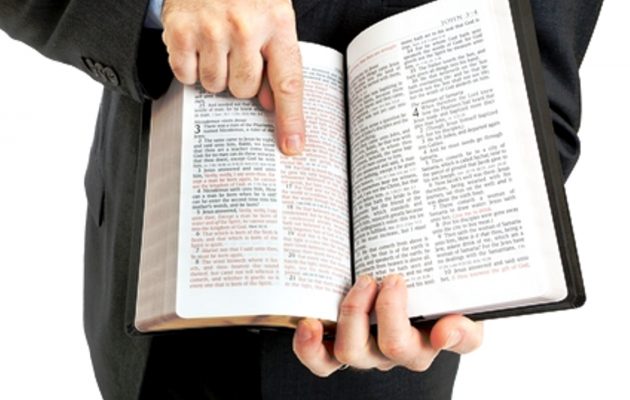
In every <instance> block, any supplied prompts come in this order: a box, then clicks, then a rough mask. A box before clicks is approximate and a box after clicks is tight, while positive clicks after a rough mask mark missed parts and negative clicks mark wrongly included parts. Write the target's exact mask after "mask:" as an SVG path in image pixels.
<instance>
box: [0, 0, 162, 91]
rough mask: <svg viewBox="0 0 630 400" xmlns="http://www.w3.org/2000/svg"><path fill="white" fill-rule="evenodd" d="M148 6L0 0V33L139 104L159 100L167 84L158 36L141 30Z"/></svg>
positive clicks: (131, 0) (110, 0)
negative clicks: (151, 99) (2, 31)
mask: <svg viewBox="0 0 630 400" xmlns="http://www.w3.org/2000/svg"><path fill="white" fill-rule="evenodd" d="M147 5H148V0H127V1H114V0H100V1H92V0H66V1H50V0H33V1H24V0H0V29H2V30H4V31H5V32H7V34H9V36H11V37H12V38H14V39H16V40H19V41H22V42H24V43H26V44H27V45H29V46H31V47H33V48H34V49H36V50H37V51H39V52H40V53H42V54H43V55H44V56H46V57H48V58H51V59H53V60H57V61H60V62H62V63H65V64H69V65H72V66H74V67H76V68H78V69H80V70H82V71H84V72H85V73H87V74H88V75H90V76H91V77H92V78H94V79H95V80H97V81H98V82H100V83H102V84H103V85H105V87H106V88H108V89H111V90H114V91H118V92H120V93H122V94H124V95H126V96H129V97H131V98H133V99H134V100H136V101H142V100H143V99H145V98H155V97H158V96H159V95H161V94H162V93H163V92H164V91H165V90H166V88H167V86H168V83H169V82H170V78H171V74H170V69H169V68H168V62H167V57H166V50H165V48H164V45H163V44H162V43H161V39H160V32H159V31H155V30H151V29H144V28H143V22H144V18H145V13H146V8H147ZM4 62H7V61H6V60H5V61H4ZM9 62H10V61H9Z"/></svg>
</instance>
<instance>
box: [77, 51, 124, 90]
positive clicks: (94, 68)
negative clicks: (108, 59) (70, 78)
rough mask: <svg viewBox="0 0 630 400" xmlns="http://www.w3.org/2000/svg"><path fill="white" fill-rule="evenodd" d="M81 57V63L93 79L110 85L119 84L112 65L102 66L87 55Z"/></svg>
mask: <svg viewBox="0 0 630 400" xmlns="http://www.w3.org/2000/svg"><path fill="white" fill-rule="evenodd" d="M82 59H83V64H85V66H86V67H87V69H88V70H89V71H90V73H91V74H92V76H93V77H94V79H96V80H98V81H100V82H103V83H109V84H110V85H112V86H118V85H120V79H119V78H118V75H117V74H116V71H114V69H113V68H112V67H107V66H103V64H101V63H99V62H95V61H94V60H92V59H91V58H88V57H82Z"/></svg>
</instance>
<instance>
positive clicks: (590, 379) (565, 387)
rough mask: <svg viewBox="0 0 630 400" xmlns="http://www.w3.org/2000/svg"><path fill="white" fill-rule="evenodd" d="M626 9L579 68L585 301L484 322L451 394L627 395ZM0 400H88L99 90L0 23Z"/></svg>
mask: <svg viewBox="0 0 630 400" xmlns="http://www.w3.org/2000/svg"><path fill="white" fill-rule="evenodd" d="M629 12H630V5H628V3H626V2H623V1H615V2H613V1H608V2H607V3H606V4H605V6H604V9H603V11H602V15H601V18H600V21H599V23H598V27H597V29H596V32H595V36H594V38H593V41H592V43H591V47H590V48H589V51H588V52H587V55H586V60H585V63H584V65H583V68H582V71H581V74H582V84H583V120H582V127H581V130H580V136H581V138H582V144H583V151H582V157H581V159H580V162H579V163H578V165H577V167H576V169H575V171H574V172H573V175H572V176H571V179H570V180H569V183H568V184H567V196H568V199H569V204H570V208H571V213H572V217H573V224H574V230H575V235H576V239H577V243H578V250H579V253H580V258H581V263H582V271H583V275H584V280H585V284H586V289H587V295H588V300H587V303H586V305H585V306H584V307H583V308H581V309H579V310H575V311H567V312H560V313H552V314H546V315H537V316H528V317H519V318H512V319H504V320H497V321H488V322H487V323H486V337H485V342H484V345H483V346H482V347H481V348H480V349H479V350H477V351H476V352H475V353H473V354H469V355H467V356H465V357H463V358H462V365H461V368H460V374H459V377H458V381H457V383H456V386H455V396H454V398H455V399H456V400H462V399H511V400H514V399H528V400H529V399H543V400H545V399H593V398H602V399H630V387H629V383H628V377H629V376H628V372H630V368H629V367H628V366H627V363H628V360H629V359H630V347H629V346H628V345H627V344H626V342H625V341H626V337H627V336H628V332H630V322H628V321H629V320H628V317H627V315H626V314H627V310H628V305H630V301H629V300H628V295H627V293H628V291H629V289H628V288H629V286H630V269H629V267H630V262H629V261H628V258H627V248H628V246H629V245H630V242H629V241H628V238H629V235H628V234H627V229H628V228H629V227H630V212H629V211H628V209H627V204H629V203H630V190H629V189H628V180H629V179H628V174H627V173H626V171H627V170H628V166H627V164H626V163H627V159H628V158H629V155H628V151H630V129H629V128H628V115H629V114H630V102H628V100H627V97H628V95H629V94H630V78H629V76H630V51H628V47H627V39H628V38H630V29H629V28H628V23H627V15H629ZM0 54H1V56H0V59H1V61H0V190H1V192H0V319H1V322H0V371H2V372H1V375H0V377H1V378H0V382H1V383H0V398H2V399H12V400H13V399H37V398H53V399H54V398H72V399H83V400H92V399H99V398H100V397H99V394H98V390H97V388H96V383H95V380H94V378H93V373H92V369H91V365H90V361H89V354H88V350H87V345H86V344H85V340H84V337H83V332H82V322H81V321H82V308H81V304H82V268H83V267H82V263H83V262H82V254H83V253H82V251H83V250H82V249H83V221H84V217H85V196H84V194H83V172H84V169H85V165H86V161H87V155H88V150H89V146H90V141H91V138H92V132H93V127H94V122H95V119H96V112H97V108H98V101H99V96H100V87H99V85H98V84H96V83H95V82H93V81H91V80H90V78H88V77H87V76H84V75H83V74H81V73H79V72H78V71H76V70H73V69H72V68H69V67H67V66H63V65H60V64H58V63H53V62H51V61H47V60H46V59H44V58H43V57H42V56H40V55H39V54H37V53H36V52H34V51H33V50H31V49H29V48H27V47H26V46H24V45H22V44H20V43H17V42H14V41H12V40H10V39H9V38H8V37H7V36H6V35H5V34H4V33H1V32H0Z"/></svg>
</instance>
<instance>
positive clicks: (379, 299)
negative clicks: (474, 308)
mask: <svg viewBox="0 0 630 400" xmlns="http://www.w3.org/2000/svg"><path fill="white" fill-rule="evenodd" d="M372 311H374V312H375V313H376V319H377V329H378V333H377V335H376V336H372V334H371V332H370V313H371V312H372ZM323 332H324V329H323V326H322V324H321V322H320V321H318V320H316V319H306V320H302V321H300V323H299V324H298V326H297V329H296V332H295V335H294V337H293V351H294V352H295V354H296V356H297V357H298V359H299V360H300V361H301V362H302V364H304V365H305V366H306V367H307V368H308V369H309V370H310V371H311V372H313V374H315V375H318V376H321V377H325V376H328V375H330V374H332V373H333V372H335V371H337V370H338V369H340V368H341V367H342V366H344V365H347V366H352V367H355V368H360V369H370V368H377V369H379V370H381V371H387V370H389V369H391V368H394V367H396V366H404V367H406V368H408V369H410V370H412V371H418V372H421V371H425V370H426V369H428V368H429V367H430V366H431V363H432V362H433V360H434V359H435V357H437V355H438V353H439V352H440V351H441V350H449V351H454V352H457V353H460V354H464V353H469V352H471V351H473V350H475V349H476V348H478V347H479V346H480V345H481V341H482V337H483V323H482V322H473V321H471V320H470V319H468V318H466V317H464V316H462V315H448V316H445V317H442V318H440V319H439V320H438V321H437V322H436V323H435V325H433V326H432V327H431V328H430V329H429V328H426V329H425V328H416V327H414V326H412V325H411V324H410V322H409V317H408V314H407V286H406V284H405V281H404V278H403V277H402V276H400V275H389V276H387V277H386V278H385V279H383V281H382V283H381V285H379V286H378V287H377V284H376V282H375V281H374V279H372V278H371V277H369V276H367V275H362V276H360V277H359V278H358V279H357V281H356V283H355V285H354V286H353V287H352V289H350V291H349V292H348V294H347V295H346V297H345V298H344V300H343V302H342V303H341V307H340V312H339V319H338V321H337V331H336V335H335V339H334V343H330V342H325V341H323Z"/></svg>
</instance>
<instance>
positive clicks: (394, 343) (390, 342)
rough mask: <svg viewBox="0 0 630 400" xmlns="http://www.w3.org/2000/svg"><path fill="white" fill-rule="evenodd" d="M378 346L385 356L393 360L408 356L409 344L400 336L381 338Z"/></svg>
mask: <svg viewBox="0 0 630 400" xmlns="http://www.w3.org/2000/svg"><path fill="white" fill-rule="evenodd" d="M378 347H379V348H380V349H381V352H382V353H383V354H384V355H385V357H387V358H389V359H392V360H401V359H404V358H406V357H407V353H408V351H407V346H405V343H404V341H402V340H401V339H398V338H391V339H380V340H379V343H378Z"/></svg>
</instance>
